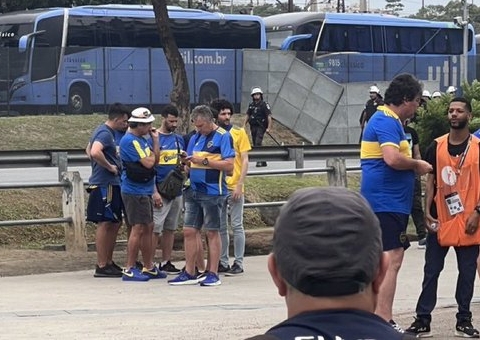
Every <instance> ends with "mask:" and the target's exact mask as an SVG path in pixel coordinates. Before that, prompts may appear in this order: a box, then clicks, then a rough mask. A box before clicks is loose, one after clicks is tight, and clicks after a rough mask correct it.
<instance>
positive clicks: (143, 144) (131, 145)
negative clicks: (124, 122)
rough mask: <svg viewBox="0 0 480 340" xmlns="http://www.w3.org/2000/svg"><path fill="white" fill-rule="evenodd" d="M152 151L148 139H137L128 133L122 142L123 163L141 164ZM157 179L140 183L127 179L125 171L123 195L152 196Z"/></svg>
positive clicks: (123, 175) (122, 185) (122, 186)
mask: <svg viewBox="0 0 480 340" xmlns="http://www.w3.org/2000/svg"><path fill="white" fill-rule="evenodd" d="M151 153H152V150H151V149H150V146H149V143H148V141H147V139H145V138H143V137H137V136H135V135H134V134H132V133H128V132H127V133H126V134H125V136H123V138H122V140H121V141H120V158H121V159H122V162H140V159H142V158H145V157H148V156H150V154H151ZM154 185H155V178H152V180H151V181H149V182H147V183H138V182H134V181H132V180H130V179H129V178H128V177H127V173H126V171H125V169H123V171H122V184H121V189H122V193H125V194H130V195H152V194H153V186H154Z"/></svg>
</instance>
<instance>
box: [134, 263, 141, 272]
mask: <svg viewBox="0 0 480 340" xmlns="http://www.w3.org/2000/svg"><path fill="white" fill-rule="evenodd" d="M135 268H137V269H138V270H140V271H142V269H143V263H142V262H140V261H135Z"/></svg>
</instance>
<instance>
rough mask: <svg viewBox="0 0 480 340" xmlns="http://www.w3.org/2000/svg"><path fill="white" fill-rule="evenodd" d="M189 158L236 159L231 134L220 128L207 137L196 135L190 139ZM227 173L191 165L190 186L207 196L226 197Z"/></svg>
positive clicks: (203, 166)
mask: <svg viewBox="0 0 480 340" xmlns="http://www.w3.org/2000/svg"><path fill="white" fill-rule="evenodd" d="M187 154H188V155H189V156H193V155H195V156H199V157H202V158H208V159H209V160H223V159H227V158H234V157H235V150H234V149H233V141H232V137H231V136H230V133H228V132H227V131H226V130H225V129H223V128H221V127H218V128H217V129H216V130H214V131H212V132H211V133H210V134H208V135H207V136H204V135H201V134H199V133H196V134H195V135H193V136H192V137H191V138H190V142H189V143H188V147H187ZM225 177H226V173H225V172H224V171H220V170H217V169H213V168H211V167H210V166H208V165H207V166H205V165H202V164H193V163H192V164H191V168H190V185H191V188H192V189H193V190H194V191H198V192H202V193H204V194H206V195H213V196H224V195H227V194H228V190H227V183H226V181H225Z"/></svg>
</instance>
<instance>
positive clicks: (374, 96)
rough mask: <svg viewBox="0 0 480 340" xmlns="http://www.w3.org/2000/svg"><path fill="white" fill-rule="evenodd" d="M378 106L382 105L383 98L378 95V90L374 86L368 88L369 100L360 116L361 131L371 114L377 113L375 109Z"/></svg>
mask: <svg viewBox="0 0 480 340" xmlns="http://www.w3.org/2000/svg"><path fill="white" fill-rule="evenodd" d="M380 105H383V98H382V95H381V94H380V89H379V88H378V87H377V86H375V85H373V86H370V99H369V100H368V101H367V103H366V104H365V108H364V109H363V111H362V114H361V115H360V126H361V128H362V130H363V128H364V127H365V124H366V123H367V122H368V121H369V120H370V118H371V117H372V116H373V114H374V113H375V112H377V107H378V106H380Z"/></svg>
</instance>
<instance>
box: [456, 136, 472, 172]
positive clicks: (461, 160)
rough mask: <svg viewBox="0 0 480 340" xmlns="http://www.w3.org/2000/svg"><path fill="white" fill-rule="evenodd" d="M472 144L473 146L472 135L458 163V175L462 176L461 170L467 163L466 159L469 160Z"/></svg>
mask: <svg viewBox="0 0 480 340" xmlns="http://www.w3.org/2000/svg"><path fill="white" fill-rule="evenodd" d="M470 144H472V135H470V139H469V140H468V145H467V147H466V148H465V151H463V153H462V157H461V158H460V162H458V165H457V170H458V174H460V170H461V169H462V166H463V163H465V158H467V154H468V150H470Z"/></svg>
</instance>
